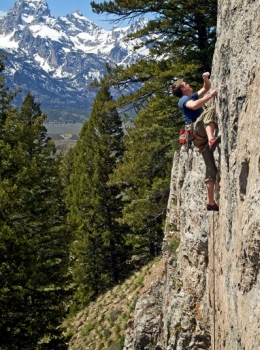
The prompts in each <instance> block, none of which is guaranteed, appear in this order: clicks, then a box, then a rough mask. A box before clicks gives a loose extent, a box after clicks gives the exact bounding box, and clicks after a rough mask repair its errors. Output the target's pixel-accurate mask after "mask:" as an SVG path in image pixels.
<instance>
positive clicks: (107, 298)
mask: <svg viewBox="0 0 260 350" xmlns="http://www.w3.org/2000/svg"><path fill="white" fill-rule="evenodd" d="M163 268H164V267H163V261H162V259H156V260H155V261H153V262H151V263H149V264H148V265H147V266H145V267H143V268H142V269H141V270H140V271H137V272H136V273H135V274H133V275H132V276H131V277H130V278H129V279H127V280H126V281H125V282H124V283H123V284H121V285H118V286H116V287H115V288H114V289H112V290H110V291H108V292H107V293H106V294H104V295H101V296H100V297H99V298H98V299H97V300H96V301H95V302H93V303H91V304H90V305H89V306H88V307H86V308H85V309H84V310H82V311H80V312H79V313H77V314H76V315H74V316H70V317H68V319H67V320H66V321H65V322H64V327H65V334H66V335H67V336H68V337H71V338H70V339H69V342H68V345H69V346H68V349H69V350H76V349H77V350H81V349H82V350H108V349H110V350H120V349H122V348H123V344H124V338H125V335H126V329H127V328H131V327H132V320H133V310H134V308H135V305H136V301H137V299H138V298H139V297H140V296H142V295H143V294H144V293H145V292H146V291H147V290H148V289H149V288H150V287H151V284H152V282H153V281H154V280H156V279H157V276H159V275H161V273H162V271H163Z"/></svg>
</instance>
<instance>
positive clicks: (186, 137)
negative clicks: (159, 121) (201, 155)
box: [179, 123, 208, 151]
mask: <svg viewBox="0 0 260 350" xmlns="http://www.w3.org/2000/svg"><path fill="white" fill-rule="evenodd" d="M194 139H196V140H199V141H201V140H205V142H204V143H203V144H201V145H199V146H196V147H197V148H198V149H199V151H202V150H203V149H204V147H205V146H206V145H207V143H208V139H207V138H205V137H202V136H200V135H199V134H197V133H196V132H195V131H194V129H193V123H191V124H186V125H185V129H182V130H180V136H179V143H180V144H181V145H185V146H186V148H187V150H189V149H190V148H191V145H192V141H193V140H194Z"/></svg>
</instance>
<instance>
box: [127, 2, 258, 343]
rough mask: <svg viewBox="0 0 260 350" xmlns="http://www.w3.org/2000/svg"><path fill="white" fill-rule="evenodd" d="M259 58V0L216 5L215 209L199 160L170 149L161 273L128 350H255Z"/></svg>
mask: <svg viewBox="0 0 260 350" xmlns="http://www.w3.org/2000/svg"><path fill="white" fill-rule="evenodd" d="M259 57H260V2H259V0H222V1H219V5H218V23H217V43H216V48H215V54H214V59H213V65H212V85H213V87H214V88H217V89H218V91H219V97H218V99H217V100H216V108H217V114H218V119H219V133H220V134H221V135H222V143H221V145H220V147H219V148H218V149H217V150H216V151H215V158H216V162H217V166H218V169H219V179H218V184H217V188H216V195H217V198H218V202H219V205H220V211H219V213H213V212H207V211H206V208H205V201H206V190H205V186H204V183H203V179H204V172H205V168H204V163H203V160H202V158H201V156H200V155H199V154H198V152H197V151H196V150H190V151H189V152H188V153H187V152H181V151H180V152H176V153H175V155H174V159H173V167H172V179H171V191H170V197H169V204H168V214H167V222H166V228H165V239H164V258H163V259H164V271H163V273H161V274H160V275H158V279H157V280H155V281H154V282H153V284H152V285H151V288H150V290H149V291H148V292H147V293H146V294H143V295H142V296H141V297H140V299H139V300H138V302H137V305H136V310H135V318H134V322H133V324H132V325H131V326H132V327H131V330H130V329H129V332H128V335H127V338H126V342H125V347H124V349H125V350H133V349H135V350H138V349H140V350H145V349H147V350H153V349H155V350H160V349H161V350H170V349H177V350H187V349H213V350H221V349H227V350H235V349H238V350H240V349H241V350H257V349H259V348H260V277H259V267H260V261H259V255H260V143H259V139H260V136H259V135H260V132H259V130H260V90H259V88H260V60H259ZM178 242H179V246H178V249H177V252H175V250H176V244H177V243H178Z"/></svg>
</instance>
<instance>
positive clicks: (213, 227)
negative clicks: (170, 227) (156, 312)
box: [211, 211, 216, 350]
mask: <svg viewBox="0 0 260 350" xmlns="http://www.w3.org/2000/svg"><path fill="white" fill-rule="evenodd" d="M214 222H215V218H214V211H213V215H212V230H211V232H212V254H211V256H212V276H213V282H212V283H213V288H212V291H213V293H212V294H213V296H212V308H213V341H212V350H215V344H216V313H215V310H216V309H215V281H216V279H215V225H214Z"/></svg>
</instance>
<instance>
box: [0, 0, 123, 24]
mask: <svg viewBox="0 0 260 350" xmlns="http://www.w3.org/2000/svg"><path fill="white" fill-rule="evenodd" d="M45 1H46V2H47V4H48V6H49V9H50V12H51V14H52V16H54V17H56V18H57V17H58V16H65V15H67V14H69V13H72V12H75V11H77V10H80V12H81V13H82V14H83V15H84V16H85V17H87V19H89V20H91V21H93V22H95V23H96V24H98V25H99V26H101V27H102V28H104V29H110V28H112V26H113V24H111V23H109V21H107V16H106V15H105V14H101V15H97V14H94V13H93V12H92V9H91V6H90V2H91V0H45ZM15 2H16V1H15V0H1V2H0V16H2V15H3V14H4V13H5V12H7V11H9V10H10V9H11V8H12V7H13V5H14V4H15ZM96 2H103V1H101V0H100V1H99V0H96ZM128 24H129V23H126V22H124V23H118V24H117V25H118V26H119V27H124V26H127V25H128Z"/></svg>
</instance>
